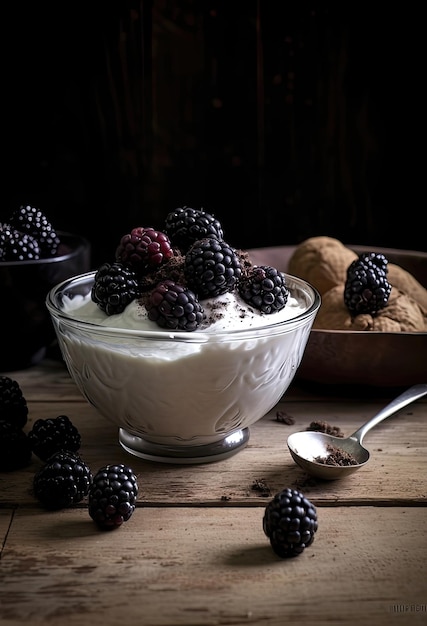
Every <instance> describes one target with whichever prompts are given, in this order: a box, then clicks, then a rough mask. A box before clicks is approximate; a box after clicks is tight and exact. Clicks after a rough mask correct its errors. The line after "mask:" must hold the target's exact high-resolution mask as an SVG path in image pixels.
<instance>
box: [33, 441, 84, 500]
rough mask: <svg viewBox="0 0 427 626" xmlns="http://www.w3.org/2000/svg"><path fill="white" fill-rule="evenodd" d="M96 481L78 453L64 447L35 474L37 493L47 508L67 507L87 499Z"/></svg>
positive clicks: (34, 484)
mask: <svg viewBox="0 0 427 626" xmlns="http://www.w3.org/2000/svg"><path fill="white" fill-rule="evenodd" d="M92 480H93V476H92V472H91V470H90V468H89V466H88V465H87V464H86V463H85V462H84V461H83V460H82V459H81V457H80V456H79V455H78V454H77V453H76V452H71V451H68V450H61V451H59V452H55V454H53V455H52V456H51V457H49V459H48V460H47V462H46V464H45V465H44V466H43V467H42V468H41V469H40V470H39V471H38V472H37V473H36V474H35V475H34V479H33V489H34V495H35V496H36V498H37V499H38V500H39V501H40V502H41V503H42V504H43V506H44V507H45V508H46V509H50V510H58V509H63V508H66V507H68V506H71V505H72V504H76V503H77V502H80V501H81V500H83V498H84V497H85V496H87V495H88V493H89V487H90V485H91V483H92Z"/></svg>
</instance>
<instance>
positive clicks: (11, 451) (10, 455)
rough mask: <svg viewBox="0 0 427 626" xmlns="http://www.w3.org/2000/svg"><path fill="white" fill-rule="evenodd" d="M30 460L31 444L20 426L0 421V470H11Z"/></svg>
mask: <svg viewBox="0 0 427 626" xmlns="http://www.w3.org/2000/svg"><path fill="white" fill-rule="evenodd" d="M30 461H31V446H30V442H29V441H28V437H27V435H26V434H25V432H24V431H23V430H22V428H16V426H14V425H13V424H11V423H10V422H5V421H2V420H1V421H0V470H2V471H12V470H16V469H20V468H21V467H25V466H26V465H28V464H29V462H30Z"/></svg>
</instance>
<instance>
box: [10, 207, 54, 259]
mask: <svg viewBox="0 0 427 626" xmlns="http://www.w3.org/2000/svg"><path fill="white" fill-rule="evenodd" d="M10 224H11V226H14V227H15V228H16V229H17V230H19V231H21V232H23V233H26V234H27V235H31V237H34V239H36V240H37V242H38V244H39V247H40V256H41V257H49V256H54V255H55V254H56V253H57V251H58V246H59V244H60V243H61V241H60V238H59V236H58V234H57V232H56V231H55V229H54V228H53V226H52V224H51V223H50V221H49V220H48V218H47V217H46V215H45V214H44V213H43V211H40V209H37V208H36V207H32V206H29V205H26V206H24V205H23V206H20V207H19V208H18V209H15V211H13V213H12V215H11V218H10Z"/></svg>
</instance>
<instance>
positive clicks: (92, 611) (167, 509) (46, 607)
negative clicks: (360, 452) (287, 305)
mask: <svg viewBox="0 0 427 626" xmlns="http://www.w3.org/2000/svg"><path fill="white" fill-rule="evenodd" d="M6 374H7V375H9V376H10V377H12V378H14V379H15V380H17V381H18V382H19V384H20V386H21V389H22V391H23V393H24V396H25V397H26V399H27V403H28V408H29V418H28V423H27V425H26V427H25V428H26V430H29V429H30V428H31V426H32V424H33V423H34V421H35V420H36V419H38V418H40V417H43V418H46V417H56V416H58V415H61V414H66V415H68V416H69V417H70V419H71V420H72V421H73V422H74V423H75V425H76V426H77V427H78V429H79V431H80V433H81V435H82V447H81V451H80V452H81V455H82V457H83V458H84V460H85V461H86V462H87V463H88V464H89V465H90V467H91V469H92V470H97V469H98V468H99V467H101V466H102V465H105V464H107V463H113V462H114V463H115V462H124V463H127V464H128V465H130V466H131V467H132V468H133V470H134V471H135V473H136V474H137V477H138V483H139V488H140V493H139V496H138V507H137V509H136V511H135V513H134V514H133V516H132V518H131V519H130V520H129V521H128V522H127V523H125V524H124V525H123V526H122V527H120V528H118V529H116V530H114V531H111V532H108V531H100V530H98V529H97V527H96V526H95V524H94V523H93V522H92V520H91V518H90V517H89V515H88V512H87V508H86V503H85V501H83V502H81V503H79V504H78V505H76V506H73V507H71V508H69V509H65V510H61V511H58V512H46V511H45V510H43V509H42V508H41V506H40V505H39V503H38V502H37V501H36V500H35V498H34V497H33V495H32V492H31V489H32V479H33V476H34V473H35V471H36V470H37V469H38V468H39V467H41V462H40V461H39V460H38V459H37V458H36V457H35V456H33V459H32V462H31V464H30V465H29V466H28V467H26V468H24V469H21V470H18V471H14V472H3V473H1V474H0V504H1V506H0V532H1V539H2V551H1V561H0V623H1V624H7V625H11V626H12V625H21V624H23V623H31V624H52V625H54V626H62V625H64V626H65V625H66V626H73V625H79V626H88V625H92V626H96V625H99V626H101V625H102V626H106V625H107V626H108V625H113V624H114V625H123V626H132V625H133V624H135V625H146V624H149V625H161V626H166V625H167V626H177V625H181V624H182V625H185V626H193V625H197V626H200V625H203V626H205V625H206V626H210V625H224V624H227V625H237V624H238V625H241V624H251V625H257V626H260V625H261V624H262V625H264V624H265V625H268V626H273V625H276V624H277V625H280V626H282V625H283V624H285V623H289V624H297V623H298V624H313V625H314V624H316V625H322V624H331V623H334V624H350V625H354V624H367V625H375V626H376V625H381V624H387V625H390V624H401V625H405V626H406V625H407V624H408V625H409V624H410V625H412V624H425V623H426V620H427V583H426V581H427V515H426V513H427V509H426V505H427V498H426V494H427V486H426V479H427V398H423V399H421V400H419V401H417V402H416V403H414V404H412V405H410V406H408V407H406V408H404V409H402V410H401V411H400V413H399V414H396V415H395V416H393V417H391V418H389V419H388V420H387V421H385V422H384V423H382V424H380V425H379V426H377V427H376V428H375V429H374V430H372V431H371V432H370V433H369V434H368V435H367V437H366V439H365V442H364V443H365V445H366V446H367V447H368V448H369V449H370V451H371V460H370V461H369V463H368V465H367V466H366V467H364V468H362V469H360V470H359V471H358V472H356V473H355V474H353V475H352V476H350V477H349V478H347V479H345V480H342V481H329V482H320V481H316V480H314V479H309V478H308V477H307V476H306V475H305V474H304V472H303V471H302V470H301V469H299V468H298V467H297V466H296V465H295V464H294V462H293V461H292V459H291V457H290V454H289V452H288V450H287V446H286V439H287V437H288V435H289V434H290V433H292V432H294V431H297V430H304V429H305V428H306V427H307V426H308V424H309V423H310V422H311V421H312V420H313V419H319V420H325V421H327V422H328V423H330V424H331V425H336V426H339V427H340V428H341V430H343V431H344V434H345V435H349V434H351V433H352V432H354V430H356V428H357V427H359V426H360V425H361V424H362V423H363V422H365V421H366V420H368V419H369V418H370V417H371V416H373V414H374V413H375V412H376V411H377V410H378V409H379V408H381V406H383V405H385V404H386V403H387V402H388V401H389V400H391V399H392V398H393V397H394V396H395V395H397V393H396V390H392V389H383V390H372V393H369V394H367V395H365V393H363V395H362V393H361V390H360V389H357V388H356V389H354V390H353V391H350V392H348V391H347V392H346V393H343V392H342V390H340V388H322V389H320V390H319V389H314V388H313V386H308V385H307V384H303V383H302V382H301V381H298V380H297V381H295V383H294V384H293V385H292V387H291V388H290V389H289V390H288V392H287V394H286V396H285V399H284V400H283V401H282V402H281V403H279V405H278V406H277V407H275V408H274V409H273V410H272V411H271V412H270V413H269V414H268V415H266V416H265V417H264V418H263V419H262V420H260V421H259V422H258V423H257V424H255V425H254V426H253V427H252V428H251V436H250V440H249V443H248V446H247V447H246V448H245V449H244V450H243V451H241V452H239V453H238V454H236V455H235V456H233V457H231V458H229V459H226V460H223V461H219V462H216V463H208V464H203V465H198V466H191V465H190V466H188V465H181V466H180V465H166V464H156V463H152V462H148V461H144V460H142V459H139V458H136V457H133V456H130V455H129V454H128V453H127V452H125V451H124V450H123V449H122V448H121V446H120V445H119V443H118V438H117V431H116V428H115V427H114V426H113V425H112V424H110V423H109V422H107V421H106V420H105V419H104V418H103V417H101V416H100V415H98V413H97V412H96V410H95V409H94V408H92V407H91V406H89V405H88V404H87V402H86V401H85V400H84V399H83V398H82V397H81V395H80V393H79V392H78V390H77V388H76V387H75V385H74V383H73V382H72V381H71V379H70V378H69V375H68V373H67V370H66V369H65V367H64V365H63V364H62V362H60V361H55V360H54V359H52V360H46V361H45V362H43V363H42V364H41V365H39V366H35V367H33V368H31V369H28V370H26V371H18V372H6ZM277 411H284V412H285V413H286V414H287V415H288V416H291V417H292V418H293V419H294V424H286V423H284V422H283V421H282V420H279V419H277ZM286 486H290V487H299V488H300V489H301V490H302V491H303V492H304V493H305V495H306V496H307V497H308V498H310V499H311V501H312V502H313V503H314V504H315V505H316V506H317V509H318V518H319V529H318V532H317V534H316V537H315V540H314V542H313V544H312V545H311V546H310V547H309V548H307V549H306V550H305V551H304V553H303V554H302V555H300V556H299V557H296V558H294V559H287V560H282V559H280V558H279V557H277V556H276V555H275V554H274V552H273V551H272V549H271V547H270V544H269V542H268V540H267V538H266V537H265V535H264V533H263V530H262V517H263V513H264V508H265V506H266V504H267V502H268V501H269V499H270V497H271V496H272V495H273V494H274V493H276V492H278V491H280V490H281V489H282V488H283V487H286Z"/></svg>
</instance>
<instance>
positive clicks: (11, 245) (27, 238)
mask: <svg viewBox="0 0 427 626" xmlns="http://www.w3.org/2000/svg"><path fill="white" fill-rule="evenodd" d="M39 258H40V247H39V244H38V242H37V240H36V239H35V238H34V237H32V236H31V235H29V234H28V233H23V232H21V231H19V230H17V229H16V228H15V227H14V226H11V225H9V224H0V261H37V260H38V259H39Z"/></svg>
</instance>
